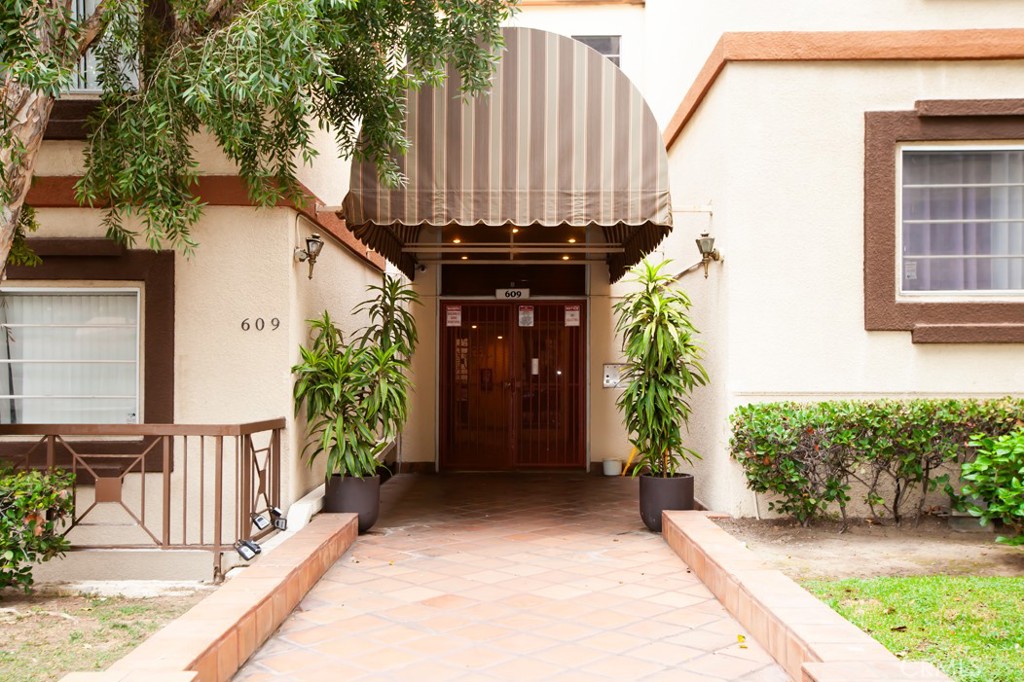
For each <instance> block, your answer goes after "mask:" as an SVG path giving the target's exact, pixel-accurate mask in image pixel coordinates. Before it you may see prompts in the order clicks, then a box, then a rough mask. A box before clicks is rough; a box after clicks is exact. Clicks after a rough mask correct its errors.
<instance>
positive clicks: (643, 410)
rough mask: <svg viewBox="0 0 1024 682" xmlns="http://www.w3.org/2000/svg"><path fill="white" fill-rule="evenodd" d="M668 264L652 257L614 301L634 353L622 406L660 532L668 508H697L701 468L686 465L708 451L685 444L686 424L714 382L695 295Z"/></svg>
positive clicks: (629, 353) (648, 515)
mask: <svg viewBox="0 0 1024 682" xmlns="http://www.w3.org/2000/svg"><path fill="white" fill-rule="evenodd" d="M668 263H669V261H664V262H662V263H659V264H658V265H652V264H650V263H648V262H647V261H644V262H642V263H641V264H640V265H638V266H637V267H636V268H634V269H633V274H634V279H633V280H632V283H633V284H634V285H635V289H634V290H633V291H632V292H631V293H629V294H627V295H626V296H624V297H623V298H622V299H621V300H619V301H618V302H617V303H616V304H615V306H614V309H615V313H616V316H617V321H616V326H615V329H616V331H617V332H619V333H620V334H621V335H622V350H623V354H624V355H625V359H626V362H625V365H626V366H625V372H624V378H625V379H626V388H625V390H624V391H623V393H622V395H620V396H619V399H618V400H617V401H616V407H618V408H619V410H620V411H621V412H622V414H623V417H624V418H625V424H626V430H627V432H628V434H629V441H630V443H631V444H632V445H633V447H634V453H635V455H636V458H637V462H636V466H635V467H634V469H633V475H634V476H636V475H638V474H639V475H640V517H641V518H642V519H643V522H644V524H645V525H646V526H647V527H648V528H649V529H651V530H652V531H655V532H660V531H661V512H662V511H663V510H665V509H693V475H692V474H688V473H682V472H680V471H679V468H680V465H681V464H682V463H684V462H685V463H687V464H691V463H692V461H693V459H694V458H699V457H700V455H698V454H697V453H696V452H694V451H693V450H691V449H689V448H687V447H686V446H684V445H683V438H682V429H683V428H684V427H685V426H686V424H687V420H688V419H689V416H690V411H691V408H690V394H691V393H692V392H693V390H694V388H695V387H697V386H703V385H705V384H706V383H707V381H708V375H707V372H706V371H705V370H704V367H703V366H702V365H701V364H700V359H701V353H702V351H701V348H700V346H698V345H697V344H696V342H695V337H696V335H697V329H696V328H695V327H694V326H693V324H692V323H691V322H690V318H689V315H688V311H689V308H690V299H689V298H688V297H687V296H686V294H685V293H683V292H682V291H681V290H680V289H678V288H676V287H674V286H672V285H673V283H674V278H673V277H672V276H671V275H668V274H666V273H664V272H663V271H662V270H663V268H664V267H665V266H666V265H667V264H668ZM631 463H632V462H631Z"/></svg>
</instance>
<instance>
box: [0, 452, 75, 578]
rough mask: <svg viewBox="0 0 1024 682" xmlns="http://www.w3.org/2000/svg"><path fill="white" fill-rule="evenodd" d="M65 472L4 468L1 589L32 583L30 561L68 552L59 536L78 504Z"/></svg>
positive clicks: (0, 495) (0, 486)
mask: <svg viewBox="0 0 1024 682" xmlns="http://www.w3.org/2000/svg"><path fill="white" fill-rule="evenodd" d="M73 481H74V476H73V475H72V474H71V473H70V472H67V471H52V472H40V471H17V472H15V471H11V470H10V469H0V588H4V587H11V586H18V587H21V588H23V589H24V590H25V591H26V592H27V591H29V589H30V588H31V587H32V582H33V579H32V564H35V563H39V562H42V561H46V560H47V559H51V558H53V557H55V556H59V555H61V554H63V553H64V552H66V551H67V550H68V549H69V548H70V546H71V543H69V542H68V541H67V540H66V539H65V538H64V536H63V535H61V534H60V525H61V522H62V521H63V520H64V519H65V518H66V517H68V516H69V515H70V514H71V513H72V511H73V506H74V499H73V498H72V496H71V485H72V483H73Z"/></svg>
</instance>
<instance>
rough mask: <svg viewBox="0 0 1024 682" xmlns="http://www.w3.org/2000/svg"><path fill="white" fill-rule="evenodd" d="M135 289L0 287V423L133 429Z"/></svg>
mask: <svg viewBox="0 0 1024 682" xmlns="http://www.w3.org/2000/svg"><path fill="white" fill-rule="evenodd" d="M139 303H140V301H139V290H138V289H4V290H0V329H2V331H3V336H2V338H0V423H4V424H124V423H128V424H135V423H138V422H139V421H140V420H139V366H140V365H139V360H140V358H139V355H140V351H139V349H140V344H139V340H140V339H139Z"/></svg>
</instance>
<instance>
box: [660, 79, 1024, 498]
mask: <svg viewBox="0 0 1024 682" xmlns="http://www.w3.org/2000/svg"><path fill="white" fill-rule="evenodd" d="M1022 87H1024V71H1022V70H1021V68H1020V65H1019V64H1018V63H1000V62H995V63H992V62H988V63H935V62H930V63H892V62H890V63H858V64H838V63H837V64H822V63H805V64H771V63H766V64H750V63H734V64H731V65H729V66H727V67H726V69H725V71H724V72H723V73H722V75H721V76H720V77H719V79H718V81H717V83H716V84H715V85H714V87H713V88H712V90H711V93H710V95H709V97H708V98H707V100H706V101H705V102H704V103H703V104H702V106H701V108H700V109H699V110H698V112H697V114H696V116H695V117H694V118H693V120H692V121H691V122H690V123H689V124H688V125H687V127H686V128H685V129H684V131H683V133H682V136H681V137H680V139H679V141H678V142H677V143H676V145H675V146H674V147H673V149H672V150H671V153H670V166H671V168H670V172H671V175H672V182H673V202H674V205H676V206H679V205H681V204H698V205H705V204H710V205H711V206H712V207H713V211H714V212H713V217H712V218H711V229H712V234H713V235H714V236H715V237H716V238H717V239H718V243H717V245H718V246H719V247H720V248H721V250H722V252H723V255H724V257H725V263H724V265H723V266H722V267H720V268H719V267H716V266H715V265H713V266H712V268H713V271H712V275H711V278H710V279H709V280H708V281H707V282H702V281H699V280H694V279H693V277H692V276H691V277H690V279H689V281H688V282H686V285H687V286H691V285H692V286H695V288H694V293H695V298H697V299H698V300H700V295H699V293H698V292H701V291H707V290H708V288H711V289H712V291H713V292H714V293H712V292H711V291H708V294H709V297H708V300H707V305H706V306H704V305H698V308H697V319H698V320H699V323H700V324H701V325H702V326H703V327H705V328H706V333H705V344H706V345H707V347H708V352H709V357H708V364H709V371H710V373H711V374H712V380H713V383H714V386H713V389H712V392H713V393H714V394H715V396H714V397H711V398H710V399H709V400H710V403H711V405H712V406H713V407H712V408H711V409H709V410H708V411H707V412H700V413H695V418H694V422H693V423H692V425H691V433H692V435H693V437H694V443H695V445H696V447H697V449H698V450H701V451H702V452H704V453H705V454H706V458H705V460H704V462H702V463H701V465H700V466H699V467H698V468H697V470H698V476H699V478H698V495H699V496H701V497H702V498H703V499H704V500H705V501H706V502H707V503H709V504H710V505H711V506H712V507H714V508H716V509H721V510H724V511H729V512H732V513H740V514H751V513H753V511H754V507H753V497H752V495H751V494H750V493H749V492H746V493H744V492H743V481H742V475H741V473H740V471H739V468H738V467H737V466H736V465H735V464H733V463H731V462H730V461H729V459H728V455H727V447H728V428H727V416H728V414H729V413H730V412H731V411H732V409H733V408H735V407H736V406H737V405H741V404H746V403H750V402H761V401H775V400H790V399H791V400H817V399H829V398H870V397H881V396H892V397H907V396H947V395H958V396H976V397H985V396H1000V395H1007V394H1020V392H1021V391H1022V387H1024V350H1022V349H1021V348H1020V347H1019V346H1018V345H1015V344H1006V345H995V344H988V345H986V344H937V345H920V344H918V345H915V344H913V343H911V338H910V334H909V332H867V331H865V329H864V314H863V229H864V228H863V185H864V169H863V157H864V123H863V119H864V112H865V111H879V110H882V111H884V110H908V109H912V108H913V106H914V102H915V100H918V99H973V98H999V97H1005V96H1007V94H1008V93H1012V92H1019V91H1020V89H1021V88H1022ZM894 229H895V228H894ZM674 244H675V235H674V237H673V241H671V242H669V243H667V245H666V247H665V251H666V252H667V253H668V254H669V255H671V254H672V253H673V252H674V251H675V247H674V246H673V245H674ZM681 247H682V248H685V249H689V248H692V247H689V246H688V245H686V244H682V245H681ZM691 283H692V284H691ZM712 318H714V321H713V322H711V323H710V324H709V322H708V321H709V320H711V319H712Z"/></svg>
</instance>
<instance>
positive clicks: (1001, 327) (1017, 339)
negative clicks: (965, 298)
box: [912, 324, 1024, 343]
mask: <svg viewBox="0 0 1024 682" xmlns="http://www.w3.org/2000/svg"><path fill="white" fill-rule="evenodd" d="M912 337H913V339H914V343H1024V324H918V325H914V331H913V333H912Z"/></svg>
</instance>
